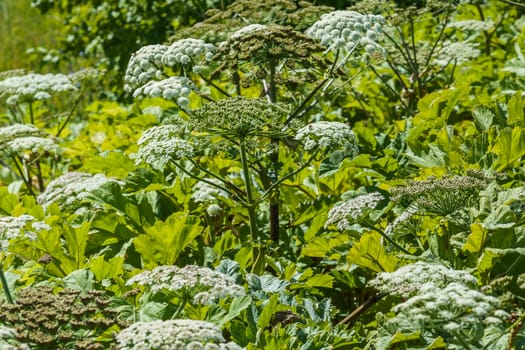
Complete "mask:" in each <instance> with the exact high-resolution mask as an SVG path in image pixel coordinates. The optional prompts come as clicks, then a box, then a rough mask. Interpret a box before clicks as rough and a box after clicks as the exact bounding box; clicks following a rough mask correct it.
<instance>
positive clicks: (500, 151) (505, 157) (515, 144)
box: [489, 127, 525, 171]
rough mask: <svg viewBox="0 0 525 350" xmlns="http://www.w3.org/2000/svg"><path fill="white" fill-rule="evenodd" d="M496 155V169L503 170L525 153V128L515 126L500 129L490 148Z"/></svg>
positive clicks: (494, 165)
mask: <svg viewBox="0 0 525 350" xmlns="http://www.w3.org/2000/svg"><path fill="white" fill-rule="evenodd" d="M489 151H490V152H491V153H494V154H495V155H496V160H495V162H494V163H493V164H492V166H493V168H494V170H496V171H503V170H505V169H506V168H508V167H509V166H511V165H512V164H513V163H514V162H515V161H517V160H519V159H520V158H521V157H523V156H524V155H525V129H523V128H521V127H515V128H513V129H510V128H504V129H503V130H501V131H500V133H499V134H498V136H497V137H496V139H495V140H494V143H493V144H492V147H491V148H490V149H489Z"/></svg>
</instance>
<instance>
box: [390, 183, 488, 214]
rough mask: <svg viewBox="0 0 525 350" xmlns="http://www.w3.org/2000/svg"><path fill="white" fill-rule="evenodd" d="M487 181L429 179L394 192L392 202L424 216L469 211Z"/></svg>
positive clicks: (486, 184)
mask: <svg viewBox="0 0 525 350" xmlns="http://www.w3.org/2000/svg"><path fill="white" fill-rule="evenodd" d="M489 181H491V178H489V177H487V176H485V175H483V174H478V175H476V174H470V175H466V176H444V177H442V178H439V179H438V178H436V177H429V178H428V179H426V180H420V181H411V182H410V184H409V185H408V186H400V187H396V188H394V189H393V190H392V200H393V201H394V202H399V203H401V204H402V205H404V206H407V207H408V206H410V205H416V206H417V208H418V209H419V210H421V211H423V212H427V213H430V214H437V215H442V216H446V215H449V214H452V213H454V212H456V211H458V210H462V209H464V208H466V207H468V206H469V205H470V204H471V203H472V201H473V200H474V199H475V198H477V197H478V195H479V192H480V191H481V190H482V189H484V188H486V187H487V186H488V184H489Z"/></svg>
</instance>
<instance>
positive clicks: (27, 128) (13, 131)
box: [0, 124, 47, 144]
mask: <svg viewBox="0 0 525 350" xmlns="http://www.w3.org/2000/svg"><path fill="white" fill-rule="evenodd" d="M26 136H47V133H45V132H44V131H42V130H40V129H39V128H37V127H36V126H34V125H31V124H12V125H9V126H4V127H1V128H0V144H2V143H4V142H8V141H11V140H14V139H16V138H19V137H26Z"/></svg>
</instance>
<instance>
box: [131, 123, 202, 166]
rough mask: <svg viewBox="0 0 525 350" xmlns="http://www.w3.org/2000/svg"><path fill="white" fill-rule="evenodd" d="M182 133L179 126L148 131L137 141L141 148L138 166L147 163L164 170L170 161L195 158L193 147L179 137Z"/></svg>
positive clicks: (136, 159) (137, 158) (168, 126)
mask: <svg viewBox="0 0 525 350" xmlns="http://www.w3.org/2000/svg"><path fill="white" fill-rule="evenodd" d="M180 131H181V128H180V127H179V126H177V125H160V126H154V127H152V128H150V129H148V130H146V131H145V132H144V133H143V134H142V136H141V137H140V139H139V140H138V141H137V143H138V144H139V146H140V148H139V151H138V153H137V154H136V158H135V162H136V164H137V165H138V164H140V163H146V164H149V165H150V166H152V167H154V168H157V169H163V168H164V167H165V166H166V164H167V163H168V162H169V161H170V160H179V159H182V158H187V157H191V156H193V154H194V149H193V146H192V145H191V144H190V143H189V142H188V141H186V140H184V139H182V138H180V137H179V134H180Z"/></svg>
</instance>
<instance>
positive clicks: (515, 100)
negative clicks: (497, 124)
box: [507, 91, 525, 127]
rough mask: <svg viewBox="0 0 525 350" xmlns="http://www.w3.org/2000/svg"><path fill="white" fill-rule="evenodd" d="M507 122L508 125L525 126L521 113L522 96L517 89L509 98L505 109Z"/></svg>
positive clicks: (524, 119)
mask: <svg viewBox="0 0 525 350" xmlns="http://www.w3.org/2000/svg"><path fill="white" fill-rule="evenodd" d="M507 113H508V115H507V122H508V124H509V125H510V126H521V127H525V118H524V115H523V97H522V96H521V91H517V92H516V93H515V94H514V95H513V96H512V97H511V98H510V100H509V103H508V110H507Z"/></svg>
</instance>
